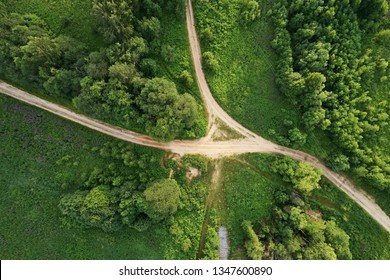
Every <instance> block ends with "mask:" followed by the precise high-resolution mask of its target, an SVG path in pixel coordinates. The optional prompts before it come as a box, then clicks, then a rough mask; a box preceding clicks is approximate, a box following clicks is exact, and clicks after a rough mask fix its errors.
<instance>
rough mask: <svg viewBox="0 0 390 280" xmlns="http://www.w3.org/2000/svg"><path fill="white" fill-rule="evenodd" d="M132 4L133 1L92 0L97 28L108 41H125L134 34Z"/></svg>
mask: <svg viewBox="0 0 390 280" xmlns="http://www.w3.org/2000/svg"><path fill="white" fill-rule="evenodd" d="M132 4H133V1H103V0H94V1H93V3H92V9H93V11H94V13H95V15H96V19H97V21H98V26H99V30H100V32H101V33H102V34H103V36H104V37H105V39H106V40H107V41H108V42H110V43H111V42H114V41H117V42H121V41H125V40H127V39H129V38H131V36H132V35H133V34H134V26H133V20H134V18H135V17H134V14H133V7H132Z"/></svg>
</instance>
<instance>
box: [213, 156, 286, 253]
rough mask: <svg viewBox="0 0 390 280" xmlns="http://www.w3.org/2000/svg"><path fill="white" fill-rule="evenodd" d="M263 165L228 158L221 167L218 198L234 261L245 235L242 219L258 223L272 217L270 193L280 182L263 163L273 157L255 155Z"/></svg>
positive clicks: (218, 206)
mask: <svg viewBox="0 0 390 280" xmlns="http://www.w3.org/2000/svg"><path fill="white" fill-rule="evenodd" d="M258 157H259V158H261V162H262V163H264V164H262V165H256V166H254V165H252V164H247V163H245V162H243V161H241V159H240V158H228V159H226V160H224V161H223V165H222V178H223V179H222V192H221V194H219V197H218V198H217V201H218V202H217V207H216V208H217V210H218V214H219V216H220V219H221V225H223V226H227V228H228V231H229V240H230V246H231V252H232V257H233V258H242V257H243V255H242V254H241V253H240V252H241V251H242V247H243V242H244V237H245V233H244V232H243V230H242V228H241V223H242V221H243V220H249V221H251V222H252V223H257V222H258V221H259V220H260V219H263V218H267V217H269V216H270V215H271V211H272V208H273V190H274V189H276V188H277V186H278V183H281V180H280V179H279V178H278V177H277V176H276V175H275V174H273V173H271V172H270V170H269V167H268V166H267V164H266V162H268V161H269V160H270V158H271V157H272V156H267V155H258ZM263 160H264V161H263Z"/></svg>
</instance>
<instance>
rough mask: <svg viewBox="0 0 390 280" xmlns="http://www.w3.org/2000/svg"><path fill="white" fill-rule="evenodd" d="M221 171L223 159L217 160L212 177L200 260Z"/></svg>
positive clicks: (201, 238)
mask: <svg viewBox="0 0 390 280" xmlns="http://www.w3.org/2000/svg"><path fill="white" fill-rule="evenodd" d="M221 171H222V166H221V161H220V160H216V161H215V165H214V168H213V174H212V177H211V184H210V191H209V194H208V196H207V198H206V202H205V209H206V210H205V215H204V220H203V224H202V230H201V234H200V240H199V248H198V253H197V257H196V258H197V259H198V260H199V259H201V257H202V256H203V249H204V245H205V242H206V235H207V228H208V226H209V224H210V211H211V209H212V208H213V206H214V203H215V199H216V196H217V194H218V191H219V188H220V186H221Z"/></svg>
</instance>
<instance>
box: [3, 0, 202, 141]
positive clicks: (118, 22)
mask: <svg viewBox="0 0 390 280" xmlns="http://www.w3.org/2000/svg"><path fill="white" fill-rule="evenodd" d="M92 2H93V12H94V14H95V15H96V19H97V29H98V30H99V32H100V33H101V34H102V35H103V36H104V38H105V40H106V47H105V48H103V49H101V50H99V51H93V52H90V50H88V49H87V48H86V47H85V46H84V45H83V44H82V43H80V42H77V41H76V40H74V39H72V38H69V37H65V36H55V35H54V34H52V33H51V31H50V30H49V28H48V27H47V25H46V24H45V23H44V22H43V21H42V20H41V19H40V18H38V17H37V16H35V15H31V14H26V15H20V14H15V13H12V14H9V13H7V11H6V8H5V7H4V5H0V13H1V14H2V17H1V19H0V31H1V32H2V37H1V39H0V67H1V70H0V74H1V75H2V76H3V77H5V78H7V79H9V80H12V81H20V80H21V81H24V83H25V84H28V85H29V86H31V87H34V88H36V89H38V90H40V91H44V92H45V93H46V94H47V95H51V96H53V97H63V98H68V99H72V100H73V104H74V106H75V107H76V108H77V109H79V110H81V111H83V112H85V113H87V114H90V115H93V116H94V117H97V118H102V119H106V120H111V121H114V122H116V123H120V124H122V125H124V126H126V127H130V128H137V129H138V130H145V131H146V132H147V133H148V134H150V135H151V136H153V137H156V138H159V139H162V140H171V139H173V138H176V137H187V138H188V137H197V136H201V135H202V134H203V133H204V127H202V124H201V122H200V121H198V118H201V117H202V116H199V115H198V105H197V103H196V102H195V100H194V98H193V97H192V96H191V95H189V94H188V93H184V94H181V93H179V92H178V90H177V87H176V85H175V84H174V83H173V82H172V81H170V80H168V79H167V78H165V77H161V73H159V69H158V62H157V61H156V60H155V57H162V59H164V60H167V61H169V59H170V58H171V57H173V56H174V55H175V53H174V51H175V50H174V48H173V47H172V46H168V45H164V44H162V42H161V33H162V32H163V31H162V28H161V23H160V17H161V15H162V13H163V12H164V13H170V14H172V16H176V17H181V16H183V15H184V13H185V10H184V8H185V1H184V0H177V1H157V0H156V1H153V0H139V1H130V2H129V1H111V2H107V1H101V0H94V1H92ZM184 72H185V71H184ZM189 79H192V77H191V75H190V74H189V72H188V71H187V72H185V73H183V78H182V80H183V85H182V86H181V88H187V89H189V88H188V86H187V87H186V84H188V80H189Z"/></svg>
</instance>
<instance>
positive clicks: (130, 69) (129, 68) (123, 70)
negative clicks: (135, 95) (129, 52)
mask: <svg viewBox="0 0 390 280" xmlns="http://www.w3.org/2000/svg"><path fill="white" fill-rule="evenodd" d="M108 73H109V77H110V78H111V79H116V80H118V81H119V82H121V83H122V84H124V85H128V86H130V85H131V83H132V81H133V79H134V78H135V76H137V70H136V69H135V65H133V64H127V63H119V62H117V63H115V64H114V65H111V66H110V68H108Z"/></svg>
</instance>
